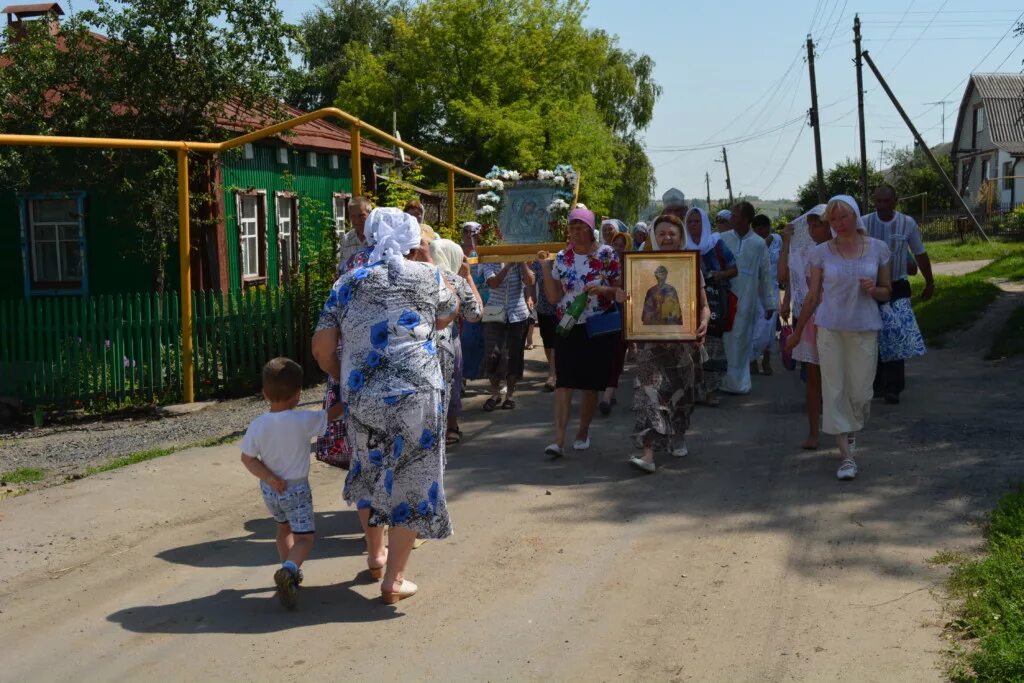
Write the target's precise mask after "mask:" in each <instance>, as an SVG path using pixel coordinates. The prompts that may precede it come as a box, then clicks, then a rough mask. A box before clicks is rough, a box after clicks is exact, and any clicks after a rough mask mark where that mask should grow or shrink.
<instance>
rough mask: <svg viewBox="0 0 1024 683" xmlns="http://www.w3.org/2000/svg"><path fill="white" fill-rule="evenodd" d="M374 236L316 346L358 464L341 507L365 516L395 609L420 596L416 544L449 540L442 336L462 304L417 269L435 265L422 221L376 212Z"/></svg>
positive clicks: (331, 305)
mask: <svg viewBox="0 0 1024 683" xmlns="http://www.w3.org/2000/svg"><path fill="white" fill-rule="evenodd" d="M365 233H366V238H367V243H368V244H370V245H371V247H372V253H371V255H370V258H369V265H366V266H362V267H360V268H357V269H355V270H353V271H351V272H349V273H346V274H344V275H342V276H341V277H340V278H338V281H337V282H335V283H334V287H333V288H332V289H331V293H330V296H329V297H328V299H327V302H326V303H325V304H324V309H323V312H322V313H321V315H320V321H319V323H318V324H317V330H316V333H315V334H314V336H313V355H314V357H315V358H316V360H317V362H318V363H319V364H320V367H321V368H322V369H323V370H324V371H325V372H327V373H328V374H330V375H331V376H333V377H335V378H336V379H340V381H341V382H342V383H343V386H344V387H345V402H346V411H345V421H346V427H347V431H348V435H349V438H350V439H351V443H352V449H353V453H352V464H351V467H350V469H349V472H348V477H347V478H346V480H345V491H344V496H345V500H346V501H347V502H348V503H350V504H354V505H355V506H356V508H357V510H358V512H359V520H360V522H361V523H362V525H363V529H364V531H365V532H366V546H367V563H368V567H369V571H370V575H371V576H372V577H374V578H381V576H383V581H382V583H381V595H382V597H383V599H384V602H386V603H389V604H390V603H394V602H398V601H399V600H401V599H404V598H407V597H411V596H412V595H413V594H414V593H415V592H416V584H414V583H412V582H411V581H408V580H406V579H405V569H406V564H407V563H408V560H409V553H410V552H411V551H412V548H413V543H414V541H415V540H416V537H417V536H419V537H420V538H424V539H430V538H433V539H438V538H445V537H447V536H449V535H451V533H452V525H451V520H450V518H449V516H448V507H447V505H446V503H445V496H444V451H445V445H444V439H443V438H442V435H443V434H444V402H443V398H444V379H443V377H442V375H441V366H440V363H439V360H438V349H437V342H436V340H435V330H439V329H444V328H445V327H447V326H448V325H449V324H450V323H451V322H452V320H454V318H455V316H456V315H457V314H458V312H459V299H458V297H457V296H456V293H455V292H454V291H453V290H452V288H451V286H450V285H449V284H448V281H447V280H446V279H445V278H443V277H442V276H441V272H440V270H439V269H438V268H437V267H436V266H433V265H431V264H429V263H418V262H416V261H415V260H414V259H423V260H428V259H429V256H428V255H426V254H424V253H423V249H424V247H423V243H422V242H421V233H420V226H419V223H418V222H417V221H416V219H415V218H414V217H412V216H410V215H408V214H405V213H402V212H401V211H400V210H398V209H392V208H386V209H374V210H373V211H372V212H371V213H370V216H369V218H367V220H366V231H365ZM339 339H344V344H343V345H342V354H341V358H340V359H339V358H338V356H337V355H336V353H335V349H336V348H337V345H338V341H339ZM388 527H390V532H389V539H390V540H389V547H387V548H386V547H385V545H384V531H385V529H386V528H388ZM385 567H386V568H385Z"/></svg>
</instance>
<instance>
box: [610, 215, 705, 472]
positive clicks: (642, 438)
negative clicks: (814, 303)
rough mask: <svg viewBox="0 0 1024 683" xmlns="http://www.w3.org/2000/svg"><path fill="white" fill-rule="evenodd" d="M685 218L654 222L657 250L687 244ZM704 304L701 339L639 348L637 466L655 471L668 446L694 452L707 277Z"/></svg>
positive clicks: (665, 217)
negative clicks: (657, 456) (690, 441)
mask: <svg viewBox="0 0 1024 683" xmlns="http://www.w3.org/2000/svg"><path fill="white" fill-rule="evenodd" d="M684 232H685V230H684V228H683V222H682V221H681V220H680V219H679V218H678V217H677V216H674V215H671V214H665V215H661V216H659V217H658V218H656V219H655V221H654V232H653V238H654V239H653V242H652V247H653V248H654V250H655V251H679V250H680V249H682V247H683V233H684ZM701 280H702V286H701V288H700V291H699V294H700V300H699V302H698V304H697V306H698V311H699V313H698V316H699V322H698V328H697V341H696V342H695V343H682V344H680V343H675V342H672V343H653V342H645V343H643V344H640V345H639V348H638V350H637V359H636V364H637V369H638V373H637V385H638V386H637V388H636V390H635V391H634V392H633V410H634V412H635V413H636V422H635V424H634V427H633V439H634V441H635V443H636V446H637V448H639V449H641V454H640V455H634V456H632V457H631V458H630V459H629V463H630V465H632V466H633V467H635V468H636V469H639V470H642V471H644V472H647V473H648V474H650V473H653V472H654V471H655V469H656V466H655V464H654V452H655V451H656V450H666V451H668V452H669V453H671V454H672V455H673V456H675V457H677V458H678V457H684V456H686V455H688V454H689V450H688V449H687V447H686V431H687V430H688V429H689V427H690V414H691V413H692V412H693V404H694V401H695V399H696V393H697V377H696V374H695V363H694V357H695V356H696V353H695V351H696V349H695V348H694V347H695V345H699V344H701V343H703V341H704V336H705V335H706V334H707V329H708V321H709V320H710V318H711V311H710V310H709V309H708V304H707V300H706V298H705V296H704V287H703V278H701Z"/></svg>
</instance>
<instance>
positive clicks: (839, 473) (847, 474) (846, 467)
mask: <svg viewBox="0 0 1024 683" xmlns="http://www.w3.org/2000/svg"><path fill="white" fill-rule="evenodd" d="M856 477H857V463H856V462H855V461H854V459H853V458H846V459H845V460H843V462H842V463H841V464H840V465H839V469H838V470H836V479H838V480H839V481H850V480H851V479H856Z"/></svg>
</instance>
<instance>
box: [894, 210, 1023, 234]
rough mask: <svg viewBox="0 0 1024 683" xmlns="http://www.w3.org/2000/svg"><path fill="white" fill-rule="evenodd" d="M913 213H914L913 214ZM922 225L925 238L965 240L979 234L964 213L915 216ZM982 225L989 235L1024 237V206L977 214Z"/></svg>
mask: <svg viewBox="0 0 1024 683" xmlns="http://www.w3.org/2000/svg"><path fill="white" fill-rule="evenodd" d="M911 215H913V214H911ZM914 218H915V220H917V222H918V224H919V225H920V227H921V236H922V237H923V238H924V239H925V240H946V239H954V238H955V239H959V240H964V239H966V238H968V237H970V236H972V235H975V234H977V231H976V230H975V228H974V224H973V223H971V219H970V218H968V217H967V216H966V214H963V213H954V212H946V213H929V214H928V215H927V216H914ZM977 218H978V220H979V222H981V227H982V228H983V229H984V230H985V234H986V235H988V236H989V237H1000V238H1003V239H1008V240H1021V239H1024V206H1018V207H1017V208H1015V209H1013V210H1012V211H1007V212H1005V213H996V214H990V215H988V216H985V215H983V214H977Z"/></svg>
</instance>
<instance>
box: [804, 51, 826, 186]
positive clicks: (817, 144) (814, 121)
mask: <svg viewBox="0 0 1024 683" xmlns="http://www.w3.org/2000/svg"><path fill="white" fill-rule="evenodd" d="M807 70H808V72H810V75H811V110H810V112H809V113H810V117H811V125H812V126H814V164H815V167H816V168H817V171H818V202H820V203H824V202H825V200H826V199H827V197H826V196H825V169H824V168H823V167H822V164H821V126H820V122H819V121H818V84H817V82H816V81H815V80H814V41H813V40H811V36H810V34H808V35H807Z"/></svg>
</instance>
